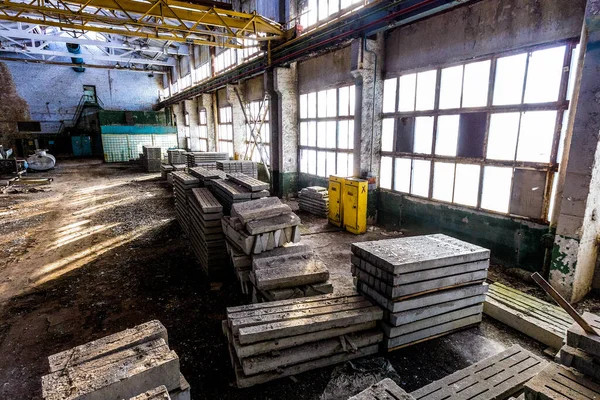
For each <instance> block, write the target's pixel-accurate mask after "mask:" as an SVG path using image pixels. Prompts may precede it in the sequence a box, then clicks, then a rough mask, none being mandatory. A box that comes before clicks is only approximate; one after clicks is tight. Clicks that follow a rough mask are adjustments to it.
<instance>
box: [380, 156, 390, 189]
mask: <svg viewBox="0 0 600 400" xmlns="http://www.w3.org/2000/svg"><path fill="white" fill-rule="evenodd" d="M379 186H381V187H382V188H384V189H391V188H392V157H381V168H380V170H379Z"/></svg>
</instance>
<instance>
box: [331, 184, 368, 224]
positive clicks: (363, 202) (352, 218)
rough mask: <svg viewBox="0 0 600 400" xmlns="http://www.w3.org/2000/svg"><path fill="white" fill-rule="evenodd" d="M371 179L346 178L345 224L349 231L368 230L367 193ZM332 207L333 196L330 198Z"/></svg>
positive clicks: (344, 189)
mask: <svg viewBox="0 0 600 400" xmlns="http://www.w3.org/2000/svg"><path fill="white" fill-rule="evenodd" d="M368 189H369V181H367V180H366V179H358V178H346V181H345V182H344V186H343V191H344V192H343V196H342V198H343V206H342V207H343V209H344V226H345V227H346V230H347V231H348V232H352V233H354V234H357V235H358V234H361V233H365V232H366V231H367V193H368ZM329 204H330V206H329V207H331V197H330V199H329Z"/></svg>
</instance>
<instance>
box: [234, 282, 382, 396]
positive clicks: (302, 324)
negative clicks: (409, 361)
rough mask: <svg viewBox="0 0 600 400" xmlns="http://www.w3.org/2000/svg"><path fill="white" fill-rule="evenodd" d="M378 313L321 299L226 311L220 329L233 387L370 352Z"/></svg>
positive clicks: (376, 338)
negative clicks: (224, 336) (226, 350)
mask: <svg viewBox="0 0 600 400" xmlns="http://www.w3.org/2000/svg"><path fill="white" fill-rule="evenodd" d="M382 316H383V313H382V311H381V309H380V308H379V307H376V306H374V305H373V304H372V303H371V302H370V301H368V300H366V299H365V298H364V297H362V296H360V295H358V294H353V295H348V296H333V295H324V296H318V297H308V298H305V299H298V300H283V301H274V302H269V303H261V304H253V305H246V306H239V307H230V308H228V309H227V320H225V321H223V330H224V333H225V334H226V335H227V338H228V343H229V351H230V356H231V363H232V365H233V368H234V370H235V376H236V383H237V386H238V387H249V386H253V385H256V384H260V383H264V382H268V381H271V380H274V379H278V378H282V377H285V376H291V375H296V374H299V373H301V372H305V371H308V370H313V369H315V368H322V367H325V366H329V365H333V364H337V363H341V362H345V361H347V360H351V359H354V358H358V357H364V356H368V355H371V354H375V353H377V351H378V345H379V343H380V342H381V341H382V339H383V336H382V334H381V332H380V331H379V330H378V329H376V324H377V321H378V320H381V318H382Z"/></svg>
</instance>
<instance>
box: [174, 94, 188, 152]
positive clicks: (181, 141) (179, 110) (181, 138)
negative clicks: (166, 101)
mask: <svg viewBox="0 0 600 400" xmlns="http://www.w3.org/2000/svg"><path fill="white" fill-rule="evenodd" d="M173 114H175V123H176V124H177V147H179V148H180V149H185V145H186V143H185V142H186V140H185V138H186V134H187V127H186V126H185V124H184V121H185V119H184V116H183V107H181V104H180V103H178V104H173Z"/></svg>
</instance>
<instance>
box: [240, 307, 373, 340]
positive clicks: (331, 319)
mask: <svg viewBox="0 0 600 400" xmlns="http://www.w3.org/2000/svg"><path fill="white" fill-rule="evenodd" d="M382 317H383V311H381V309H380V308H379V307H376V306H373V307H367V308H361V309H358V310H349V311H340V312H336V313H332V314H325V315H316V316H314V317H308V318H298V319H292V320H287V321H280V322H273V323H271V324H268V325H257V326H249V327H246V328H241V329H240V330H239V338H240V343H242V344H248V343H255V342H260V341H266V340H272V339H277V338H281V337H286V336H294V335H301V334H304V333H311V332H317V331H322V330H326V329H333V328H341V327H344V326H348V325H354V324H360V323H364V322H369V321H373V320H380V319H381V318H382Z"/></svg>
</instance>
